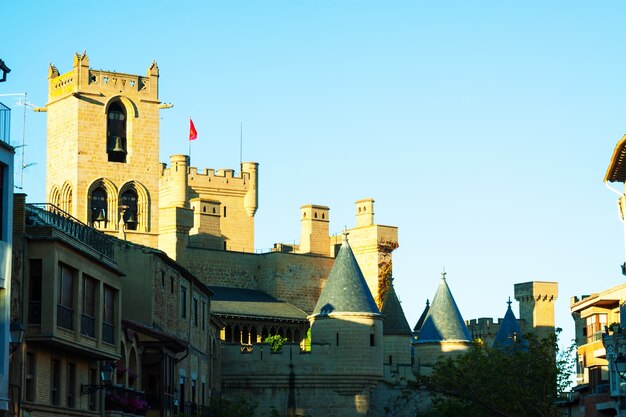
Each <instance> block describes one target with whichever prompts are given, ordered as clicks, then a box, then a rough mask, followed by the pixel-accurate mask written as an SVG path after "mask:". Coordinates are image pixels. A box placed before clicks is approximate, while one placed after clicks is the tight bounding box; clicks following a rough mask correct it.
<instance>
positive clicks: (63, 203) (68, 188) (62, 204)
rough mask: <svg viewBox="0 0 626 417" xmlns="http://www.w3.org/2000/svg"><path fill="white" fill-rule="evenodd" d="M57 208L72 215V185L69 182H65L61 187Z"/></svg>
mask: <svg viewBox="0 0 626 417" xmlns="http://www.w3.org/2000/svg"><path fill="white" fill-rule="evenodd" d="M60 197H61V199H60V201H59V206H58V207H59V208H60V209H61V210H63V211H64V212H66V213H67V214H70V215H72V184H70V182H69V181H65V182H64V183H63V186H62V187H61V194H60Z"/></svg>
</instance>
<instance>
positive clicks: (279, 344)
mask: <svg viewBox="0 0 626 417" xmlns="http://www.w3.org/2000/svg"><path fill="white" fill-rule="evenodd" d="M287 340H289V339H287V338H286V337H282V336H281V335H279V334H275V335H272V336H267V337H266V338H265V340H264V341H263V343H269V344H270V349H271V350H272V352H280V351H281V350H283V343H285V342H286V341H287Z"/></svg>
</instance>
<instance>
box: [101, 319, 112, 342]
mask: <svg viewBox="0 0 626 417" xmlns="http://www.w3.org/2000/svg"><path fill="white" fill-rule="evenodd" d="M102 341H104V342H107V343H111V344H113V343H115V327H114V326H113V325H112V324H110V323H107V322H102Z"/></svg>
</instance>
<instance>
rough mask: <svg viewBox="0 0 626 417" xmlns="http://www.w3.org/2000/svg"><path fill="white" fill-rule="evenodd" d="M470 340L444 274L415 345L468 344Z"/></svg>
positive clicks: (470, 337)
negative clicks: (453, 342)
mask: <svg viewBox="0 0 626 417" xmlns="http://www.w3.org/2000/svg"><path fill="white" fill-rule="evenodd" d="M471 340H472V336H471V335H470V332H469V329H468V328H467V326H466V325H465V322H464V321H463V317H462V316H461V312H460V311H459V308H458V307H457V306H456V302H455V301H454V297H452V293H451V292H450V288H448V283H447V282H446V273H445V272H444V273H443V274H441V282H440V283H439V288H438V289H437V292H436V293H435V297H434V298H433V302H432V304H431V305H430V309H429V310H428V314H427V315H426V320H424V325H423V326H422V329H421V330H420V333H419V336H418V337H417V343H427V342H444V341H448V342H450V341H455V342H469V341H471Z"/></svg>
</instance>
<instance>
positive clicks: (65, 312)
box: [57, 304, 74, 330]
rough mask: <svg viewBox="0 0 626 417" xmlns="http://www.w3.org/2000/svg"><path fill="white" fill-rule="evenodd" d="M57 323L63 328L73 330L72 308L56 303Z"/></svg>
mask: <svg viewBox="0 0 626 417" xmlns="http://www.w3.org/2000/svg"><path fill="white" fill-rule="evenodd" d="M57 325H58V326H59V327H63V328H64V329H68V330H74V310H72V309H71V308H67V307H65V306H62V305H60V304H58V305H57Z"/></svg>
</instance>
